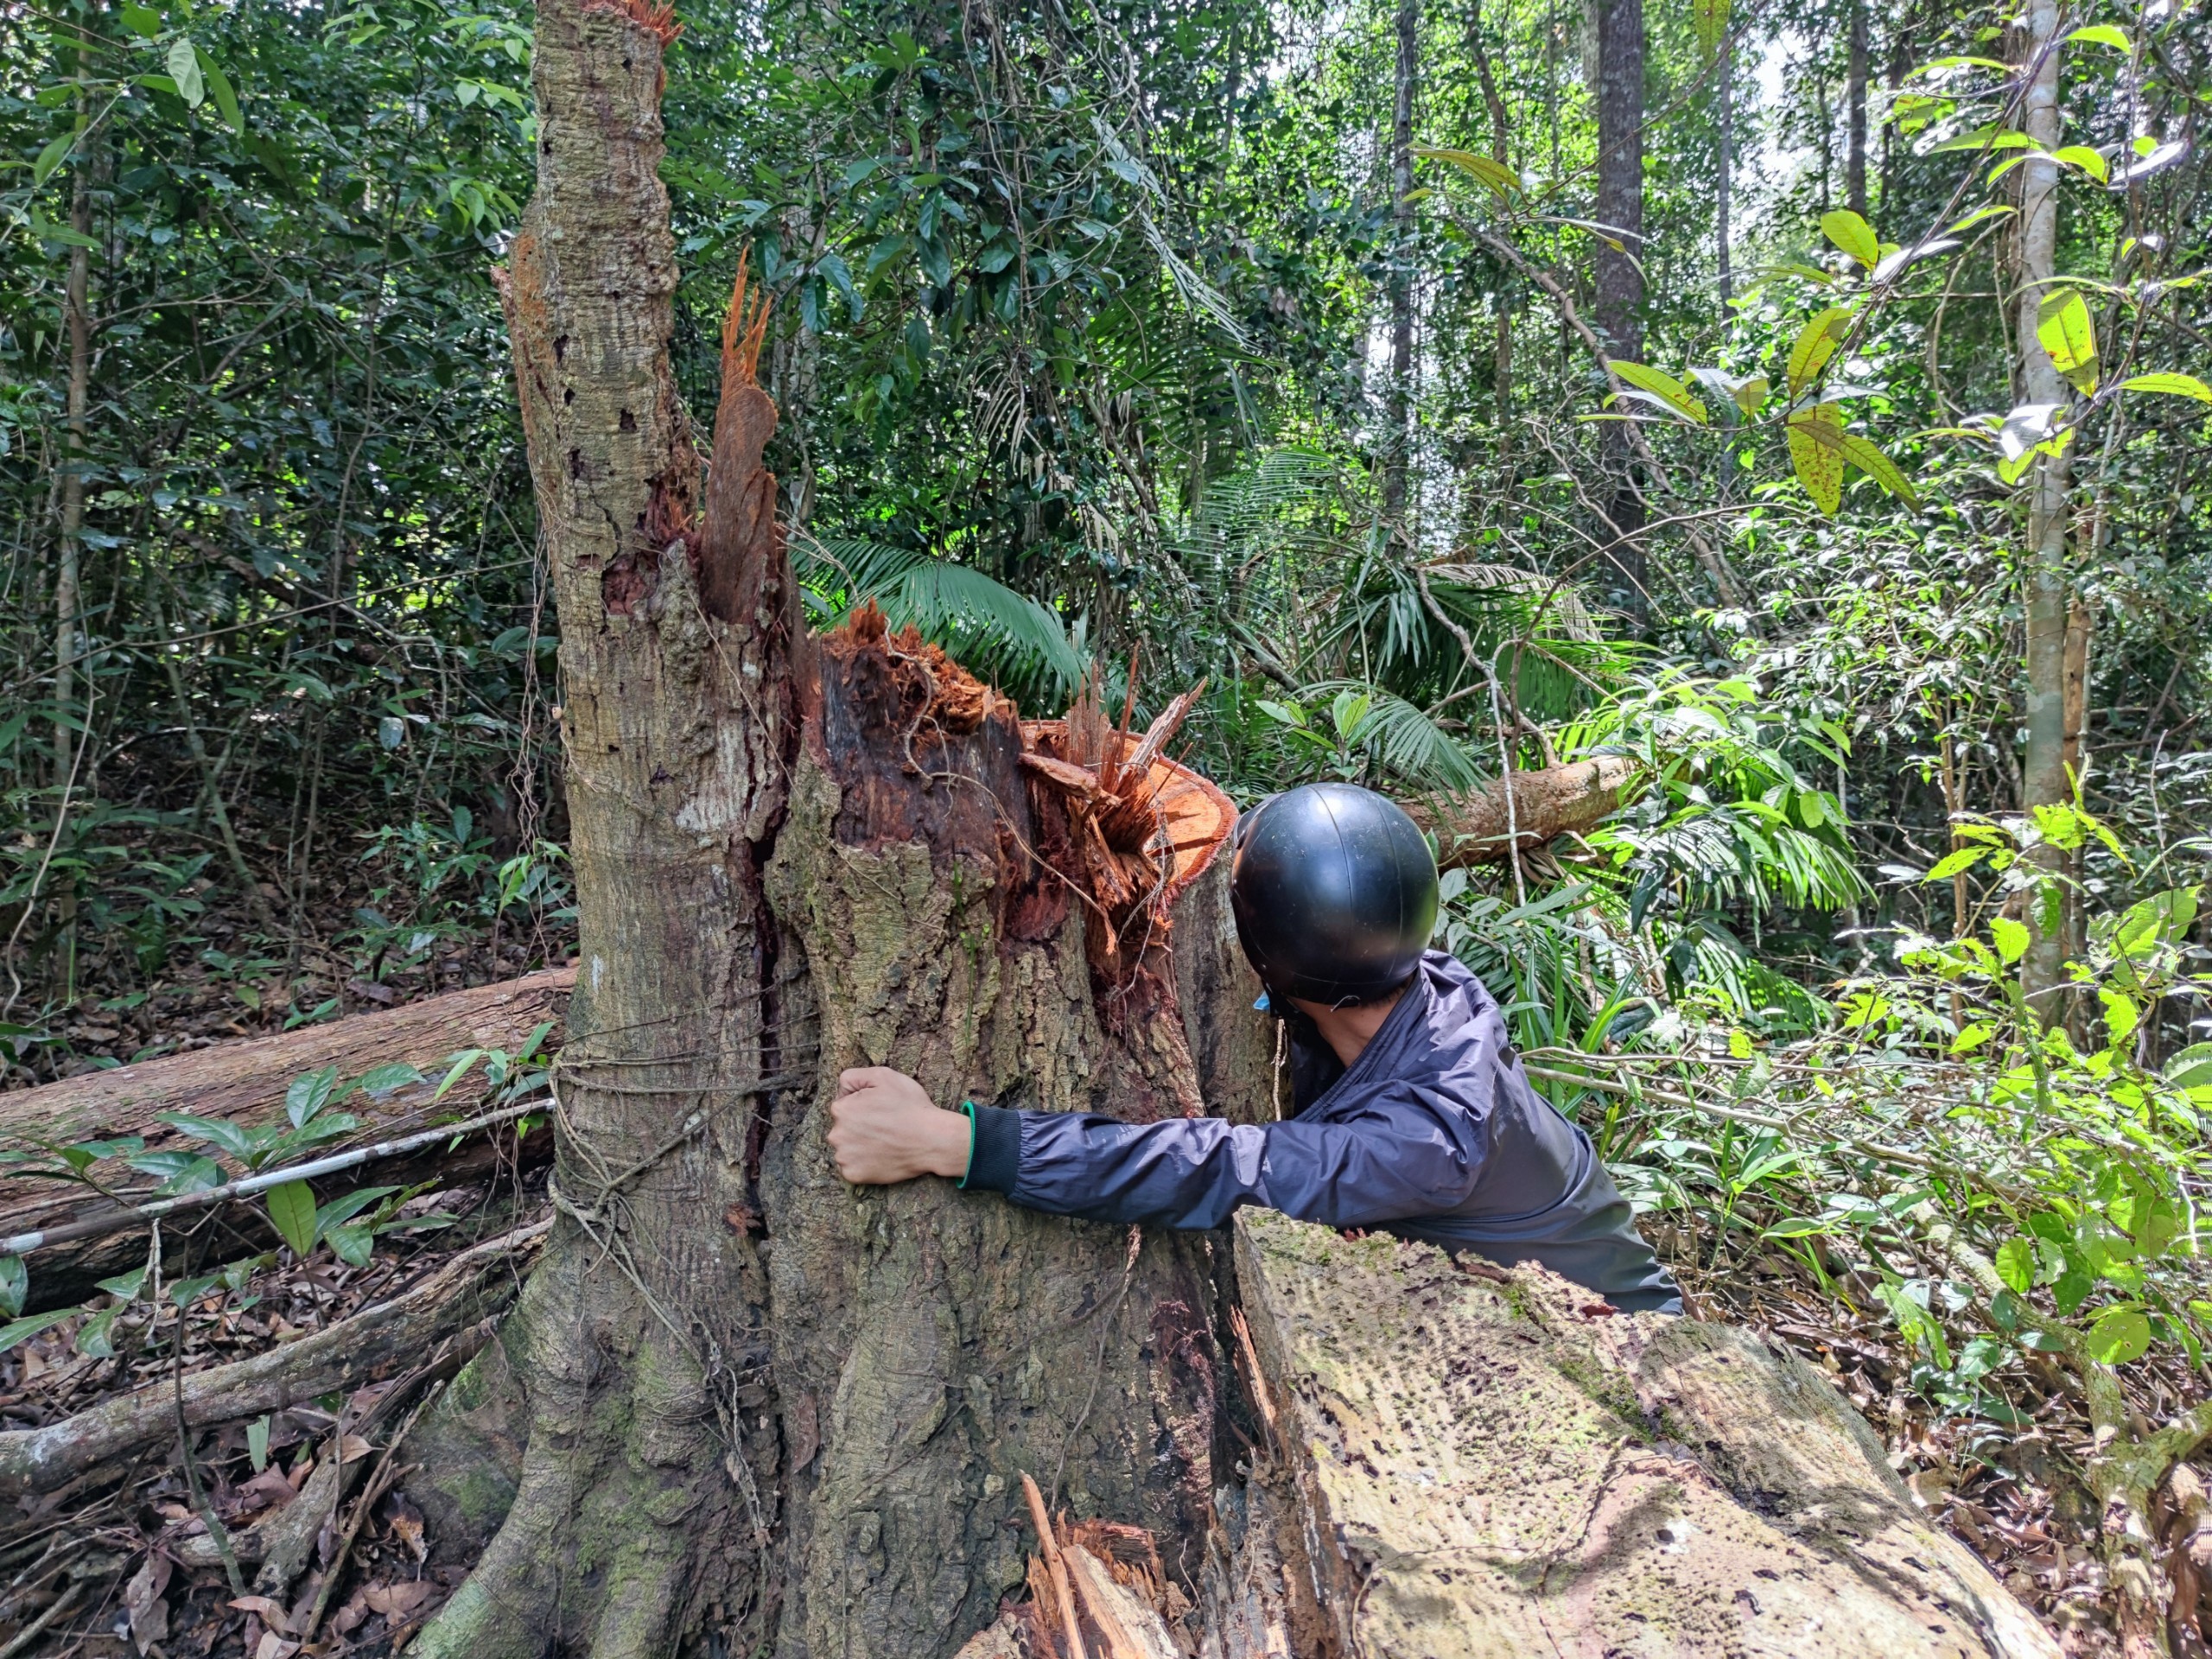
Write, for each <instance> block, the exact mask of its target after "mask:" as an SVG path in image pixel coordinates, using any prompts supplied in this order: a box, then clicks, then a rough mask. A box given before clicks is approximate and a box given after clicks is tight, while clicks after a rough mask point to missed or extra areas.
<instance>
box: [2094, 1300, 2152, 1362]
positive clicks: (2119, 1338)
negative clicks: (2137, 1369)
mask: <svg viewBox="0 0 2212 1659" xmlns="http://www.w3.org/2000/svg"><path fill="white" fill-rule="evenodd" d="M2088 1340H2089V1357H2090V1358H2092V1359H2094V1360H2095V1361H2097V1362H2098V1363H2100V1364H2103V1365H2125V1364H2126V1363H2128V1361H2130V1360H2133V1359H2140V1358H2142V1357H2143V1356H2144V1355H2145V1353H2146V1352H2148V1351H2149V1350H2150V1347H2151V1321H2150V1320H2148V1319H2145V1318H2144V1317H2143V1310H2142V1309H2140V1308H2137V1307H2114V1308H2108V1309H2107V1310H2106V1311H2105V1312H2104V1313H2101V1314H2099V1315H2098V1316H2097V1322H2096V1323H2095V1324H2094V1325H2091V1326H2090V1327H2089V1338H2088Z"/></svg>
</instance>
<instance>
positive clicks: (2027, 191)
mask: <svg viewBox="0 0 2212 1659" xmlns="http://www.w3.org/2000/svg"><path fill="white" fill-rule="evenodd" d="M2059 19H2060V10H2059V7H2058V4H2057V0H2030V3H2029V5H2028V7H2027V10H2026V12H2025V14H2024V22H2025V27H2024V29H2022V31H2021V35H2020V49H2021V54H2022V60H2023V61H2024V63H2025V64H2026V65H2027V66H2028V71H2029V80H2028V92H2027V99H2026V105H2025V107H2024V110H2023V111H2022V112H2021V122H2020V124H2021V128H2022V130H2024V132H2025V133H2026V134H2027V136H2028V137H2029V138H2030V139H2031V141H2032V142H2034V143H2036V144H2037V145H2038V146H2040V147H2041V148H2040V150H2039V151H2038V152H2034V153H2031V155H2030V156H2029V158H2028V160H2027V161H2026V162H2024V163H2023V164H2022V166H2021V168H2020V174H2021V188H2020V220H2019V225H2020V229H2019V258H2020V273H2019V274H2020V310H2019V317H2018V326H2017V327H2016V329H2015V331H2014V333H2015V338H2016V340H2017V341H2018V353H2019V397H2020V401H2021V402H2023V403H2028V404H2056V405H2058V406H2059V407H2061V408H2062V409H2063V408H2064V407H2065V406H2066V405H2067V404H2068V403H2069V401H2070V397H2071V393H2070V391H2069V388H2068V386H2067V384H2066V381H2065V379H2064V378H2063V376H2062V375H2060V373H2059V372H2058V369H2057V367H2056V365H2054V364H2053V363H2052V362H2051V360H2050V353H2047V352H2045V351H2044V348H2043V342H2042V341H2041V340H2039V339H2038V338H2037V332H2036V325H2037V318H2038V315H2039V310H2040V308H2041V306H2042V303H2043V301H2044V297H2045V296H2047V295H2048V294H2049V293H2050V280H2051V278H2052V277H2054V276H2055V275H2056V271H2057V258H2058V168H2057V164H2056V162H2051V161H2050V159H2049V158H2048V152H2049V151H2050V150H2052V149H2056V148H2057V147H2058V144H2059V143H2060V137H2059V134H2060V127H2061V123H2060V118H2059V108H2058V59H2059V45H2058V40H2057V34H2058V27H2059ZM2068 483H2069V469H2068V457H2067V456H2065V455H2063V454H2061V455H2056V456H2051V455H2043V456H2038V457H2037V460H2036V464H2035V467H2034V469H2033V470H2032V471H2031V473H2030V474H2028V488H2029V495H2028V527H2027V546H2026V550H2025V555H2026V556H2025V559H2024V564H2025V566H2026V572H2027V576H2026V586H2027V592H2026V594H2025V601H2026V611H2027V663H2026V668H2027V683H2028V685H2027V705H2028V706H2027V715H2028V717H2027V753H2026V756H2025V758H2024V762H2023V765H2022V769H2021V805H2022V807H2023V809H2024V810H2027V811H2030V812H2032V811H2033V810H2035V809H2036V808H2037V807H2038V806H2051V805H2057V804H2062V803H2064V802H2067V801H2070V800H2071V799H2072V798H2073V797H2074V787H2073V784H2072V781H2071V780H2070V779H2069V778H2068V776H2067V768H2066V736H2067V721H2066V657H2067V651H2066V636H2067V619H2068V617H2069V615H2070V613H2071V612H2072V608H2073V606H2072V590H2073V582H2072V574H2071V571H2070V570H2069V564H2068V558H2067V549H2066V501H2067V493H2068ZM2031 856H2032V858H2033V860H2034V862H2035V863H2036V865H2037V868H2040V869H2042V870H2043V871H2044V873H2045V874H2047V875H2048V876H2049V877H2050V883H2049V884H2048V885H2047V886H2046V887H2045V889H2044V893H2042V894H2041V895H2039V896H2038V897H2037V899H2036V900H2034V901H2033V902H2031V904H2030V905H2029V907H2028V909H2029V920H2030V926H2031V929H2032V930H2033V933H2032V938H2031V942H2030V944H2029V945H2028V949H2027V952H2026V954H2025V955H2024V957H2022V958H2021V961H2020V985H2021V989H2022V991H2023V993H2024V995H2026V997H2027V999H2028V1003H2029V1006H2030V1007H2031V1008H2033V1009H2034V1010H2035V1012H2036V1014H2037V1017H2038V1018H2040V1019H2042V1020H2044V1022H2045V1023H2046V1024H2048V1023H2049V1022H2050V1021H2051V1020H2056V1019H2058V1018H2060V1017H2062V1015H2063V1012H2064V1009H2063V1001H2064V991H2063V986H2064V979H2065V960H2066V927H2065V919H2064V918H2065V912H2066V906H2065V904H2064V902H2063V897H2062V895H2061V893H2060V892H2059V889H2058V887H2057V885H2056V884H2057V881H2058V880H2059V879H2060V878H2061V877H2062V876H2063V868H2064V855H2063V853H2062V852H2061V851H2060V850H2059V849H2057V848H2056V847H2054V846H2052V845H2051V844H2050V842H2043V843H2041V844H2039V845H2038V846H2037V847H2036V848H2035V849H2034V850H2033V853H2032V855H2031Z"/></svg>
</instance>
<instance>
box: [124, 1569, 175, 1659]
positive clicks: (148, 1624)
mask: <svg viewBox="0 0 2212 1659" xmlns="http://www.w3.org/2000/svg"><path fill="white" fill-rule="evenodd" d="M172 1570H173V1569H172V1568H171V1567H170V1565H169V1558H168V1556H166V1555H163V1554H160V1553H159V1552H156V1553H155V1554H150V1555H149V1556H147V1557H146V1560H145V1565H143V1567H140V1568H139V1569H138V1570H137V1572H136V1573H132V1574H131V1575H130V1583H129V1584H127V1585H125V1586H124V1588H123V1605H124V1611H126V1612H127V1613H128V1614H129V1615H130V1639H131V1641H133V1642H134V1643H137V1647H138V1651H139V1652H141V1653H143V1652H145V1651H146V1649H148V1648H149V1647H151V1646H153V1644H154V1643H156V1642H159V1641H162V1639H164V1638H165V1637H167V1636H168V1633H169V1605H168V1602H167V1601H166V1600H164V1599H162V1591H164V1590H166V1589H168V1583H169V1573H171V1571H172Z"/></svg>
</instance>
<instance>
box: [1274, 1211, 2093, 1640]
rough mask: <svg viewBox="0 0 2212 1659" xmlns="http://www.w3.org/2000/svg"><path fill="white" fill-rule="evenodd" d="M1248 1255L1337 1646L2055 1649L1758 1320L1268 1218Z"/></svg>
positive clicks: (1298, 1506) (1300, 1545) (1282, 1533)
mask: <svg viewBox="0 0 2212 1659" xmlns="http://www.w3.org/2000/svg"><path fill="white" fill-rule="evenodd" d="M1236 1274H1237V1283H1238V1289H1239V1292H1240V1294H1241V1295H1242V1298H1243V1306H1244V1310H1245V1313H1246V1314H1247V1316H1248V1317H1249V1322H1250V1326H1251V1333H1252V1338H1253V1345H1254V1348H1255V1351H1256V1355H1257V1363H1258V1367H1259V1370H1260V1373H1261V1375H1262V1377H1263V1378H1264V1382H1265V1388H1266V1393H1267V1395H1268V1399H1269V1402H1270V1407H1269V1408H1270V1409H1271V1410H1272V1411H1273V1412H1274V1414H1276V1415H1277V1417H1278V1419H1279V1421H1280V1429H1279V1432H1278V1433H1274V1435H1273V1436H1272V1438H1273V1439H1274V1442H1275V1445H1274V1458H1275V1459H1278V1460H1279V1462H1280V1464H1281V1465H1282V1467H1283V1469H1284V1471H1285V1472H1286V1473H1287V1485H1288V1487H1289V1489H1290V1491H1291V1492H1292V1494H1293V1497H1291V1499H1290V1502H1291V1503H1292V1505H1293V1506H1294V1510H1295V1513H1296V1516H1297V1519H1298V1521H1299V1522H1300V1524H1298V1525H1296V1526H1294V1527H1289V1528H1284V1529H1279V1530H1278V1532H1277V1536H1278V1537H1287V1539H1288V1540H1290V1541H1291V1542H1292V1544H1293V1547H1294V1552H1302V1554H1303V1555H1304V1556H1305V1559H1304V1560H1294V1561H1291V1562H1289V1563H1287V1566H1288V1569H1289V1570H1288V1572H1287V1575H1286V1577H1287V1588H1289V1589H1290V1590H1292V1592H1294V1597H1295V1599H1300V1600H1305V1601H1306V1605H1305V1606H1304V1607H1303V1608H1302V1609H1301V1610H1299V1611H1300V1613H1302V1616H1303V1617H1305V1618H1310V1619H1313V1620H1314V1621H1316V1622H1317V1623H1318V1624H1319V1626H1320V1627H1321V1630H1323V1631H1324V1632H1325V1637H1326V1640H1327V1641H1328V1642H1330V1643H1333V1644H1334V1648H1335V1650H1336V1651H1338V1652H1340V1653H1343V1654H1353V1653H1358V1654H1363V1655H1369V1656H1373V1659H1384V1656H1402V1659H1429V1656H1444V1655H1451V1656H1455V1659H1456V1656H1465V1659H1488V1656H1493V1655H1495V1656H1500V1659H1503V1656H1509V1655H1511V1656H1518V1655H1522V1654H1525V1653H1575V1654H1580V1653H1591V1654H1595V1653H1622V1654H1644V1653H1660V1652H1664V1653H1667V1654H1669V1655H1675V1656H1683V1659H1694V1656H1701V1655H1708V1654H1710V1655H1719V1654H1728V1655H1731V1656H1759V1655H1773V1656H1777V1659H1779V1656H1789V1659H1820V1656H1831V1655H1832V1656H1838V1659H1842V1656H1858V1655H1863V1654H1872V1653H1878V1654H1882V1655H1884V1656H1885V1659H2056V1656H2057V1654H2058V1652H2059V1649H2058V1647H2057V1645H2056V1643H2055V1642H2054V1641H2053V1640H2052V1638H2051V1637H2050V1635H2049V1633H2048V1632H2046V1631H2045V1630H2044V1628H2043V1627H2042V1626H2041V1625H2040V1624H2037V1622H2036V1620H2035V1619H2034V1618H2033V1617H2032V1616H2031V1615H2030V1614H2029V1613H2028V1611H2026V1610H2025V1609H2024V1608H2023V1607H2022V1606H2021V1605H2019V1604H2018V1602H2017V1601H2015V1600H2014V1599H2012V1597H2011V1596H2010V1595H2009V1594H2007V1593H2006V1592H2005V1590H2004V1589H2003V1588H2002V1587H2001V1586H1999V1584H1998V1582H1997V1581H1996V1580H1995V1579H1994V1578H1993V1577H1992V1576H1991V1574H1990V1573H1989V1570H1988V1569H1987V1568H1986V1567H1984V1566H1983V1565H1982V1563H1981V1562H1980V1560H1979V1559H1977V1558H1976V1557H1975V1556H1974V1554H1972V1553H1971V1552H1969V1551H1968V1550H1967V1548H1965V1546H1964V1545H1962V1544H1961V1543H1959V1542H1958V1541H1955V1539H1953V1538H1951V1537H1949V1536H1948V1535H1945V1534H1944V1533H1942V1531H1941V1530H1939V1529H1937V1528H1936V1526H1934V1525H1933V1524H1932V1523H1931V1522H1929V1521H1928V1520H1927V1519H1926V1518H1924V1517H1923V1516H1922V1515H1921V1514H1920V1512H1919V1510H1918V1509H1917V1507H1916V1505H1915V1503H1914V1502H1913V1500H1912V1497H1911V1495H1910V1493H1909V1492H1907V1491H1906V1490H1905V1488H1904V1484H1903V1483H1902V1482H1900V1481H1899V1480H1898V1479H1897V1476H1896V1474H1895V1473H1894V1472H1893V1471H1891V1469H1890V1467H1889V1465H1888V1463H1887V1461H1886V1459H1885V1456H1884V1453H1883V1449H1882V1446H1881V1443H1880V1442H1879V1441H1878V1440H1876V1439H1875V1438H1874V1436H1873V1434H1872V1432H1871V1431H1870V1430H1869V1429H1868V1428H1867V1427H1866V1423H1865V1422H1864V1421H1862V1420H1861V1419H1860V1418H1859V1416H1858V1414H1856V1413H1854V1412H1853V1410H1852V1409H1851V1408H1850V1407H1849V1406H1848V1405H1847V1403H1846V1402H1844V1400H1843V1399H1842V1397H1841V1396H1840V1395H1838V1394H1837V1393H1836V1391H1835V1389H1834V1388H1833V1387H1831V1386H1830V1385H1829V1383H1828V1382H1827V1379H1826V1378H1824V1377H1823V1376H1821V1374H1820V1373H1819V1372H1817V1371H1816V1370H1814V1369H1813V1368H1812V1367H1811V1366H1809V1365H1808V1364H1807V1363H1805V1362H1804V1361H1803V1360H1802V1359H1800V1358H1798V1357H1796V1355H1794V1354H1792V1353H1790V1352H1789V1351H1787V1350H1777V1349H1774V1348H1770V1347H1769V1346H1768V1345H1767V1344H1765V1343H1764V1342H1763V1341H1762V1340H1761V1339H1760V1338H1758V1336H1756V1335H1755V1334H1753V1333H1752V1332H1748V1331H1745V1330H1741V1329H1738V1328H1735V1327H1732V1326H1725V1325H1707V1324H1702V1323H1700V1322H1698V1321H1695V1320H1691V1319H1670V1318H1669V1317H1668V1316H1666V1315H1664V1314H1656V1313H1644V1314H1636V1315H1627V1314H1621V1313H1616V1312H1614V1311H1613V1310H1612V1309H1611V1308H1609V1307H1607V1306H1605V1304H1604V1303H1602V1302H1600V1301H1599V1300H1597V1299H1596V1298H1595V1297H1594V1296H1592V1294H1590V1293H1589V1292H1587V1291H1584V1290H1580V1289H1578V1288H1576V1287H1573V1286H1572V1285H1570V1284H1568V1283H1567V1281H1564V1280H1561V1279H1559V1278H1557V1277H1555V1276H1554V1275H1552V1274H1548V1273H1545V1272H1543V1271H1542V1270H1541V1269H1539V1268H1534V1267H1533V1266H1523V1267H1522V1268H1517V1269H1516V1270H1515V1271H1513V1272H1511V1273H1507V1272H1504V1271H1503V1270H1501V1269H1497V1268H1491V1267H1489V1266H1488V1265H1487V1264H1476V1263H1472V1262H1468V1263H1465V1264H1459V1265H1455V1263H1454V1262H1452V1260H1451V1259H1450V1258H1449V1257H1447V1256H1446V1255H1444V1254H1443V1253H1442V1252H1441V1251H1440V1250H1438V1249H1433V1248H1432V1247H1430V1246H1427V1245H1420V1244H1411V1243H1402V1242H1400V1241H1398V1240H1396V1239H1394V1238H1389V1237H1384V1236H1375V1237H1370V1238H1363V1239H1358V1240H1348V1239H1346V1238H1344V1237H1343V1236H1340V1235H1338V1234H1337V1233H1335V1232H1333V1231H1332V1230H1329V1229H1327V1228H1324V1227H1316V1226H1311V1225H1307V1224H1302V1223H1299V1222H1294V1221H1289V1220H1287V1219H1285V1218H1284V1217H1280V1216H1276V1215H1274V1214H1272V1213H1269V1212H1263V1211H1243V1212H1242V1213H1241V1214H1240V1215H1239V1216H1238V1217H1237V1223H1236ZM1256 1490H1259V1484H1258V1483H1255V1491H1256ZM1305 1586H1312V1588H1311V1591H1310V1592H1309V1591H1305V1588H1304V1587H1305ZM1300 1592H1303V1593H1300ZM1309 1597H1310V1599H1308V1598H1309ZM1294 1622H1295V1618H1294ZM1300 1650H1301V1651H1302V1650H1303V1649H1300Z"/></svg>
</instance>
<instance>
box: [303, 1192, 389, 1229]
mask: <svg viewBox="0 0 2212 1659" xmlns="http://www.w3.org/2000/svg"><path fill="white" fill-rule="evenodd" d="M398 1191H399V1189H398V1188H397V1187H396V1186H362V1187H356V1188H355V1189H354V1190H353V1192H348V1193H347V1194H346V1196H345V1197H344V1198H333V1199H332V1200H331V1201H330V1202H329V1203H328V1204H326V1205H323V1206H322V1207H321V1209H320V1210H318V1211H315V1230H316V1231H318V1232H320V1233H322V1234H324V1235H325V1236H327V1235H329V1234H330V1233H332V1232H334V1231H335V1230H337V1229H338V1228H339V1227H340V1226H342V1225H344V1224H346V1223H347V1222H349V1221H351V1220H353V1217H355V1216H358V1215H359V1214H360V1213H361V1211H364V1210H365V1209H367V1208H368V1207H369V1206H370V1205H372V1204H375V1203H377V1202H378V1200H379V1199H382V1198H387V1197H389V1196H390V1195H391V1194H392V1193H394V1192H398Z"/></svg>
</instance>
